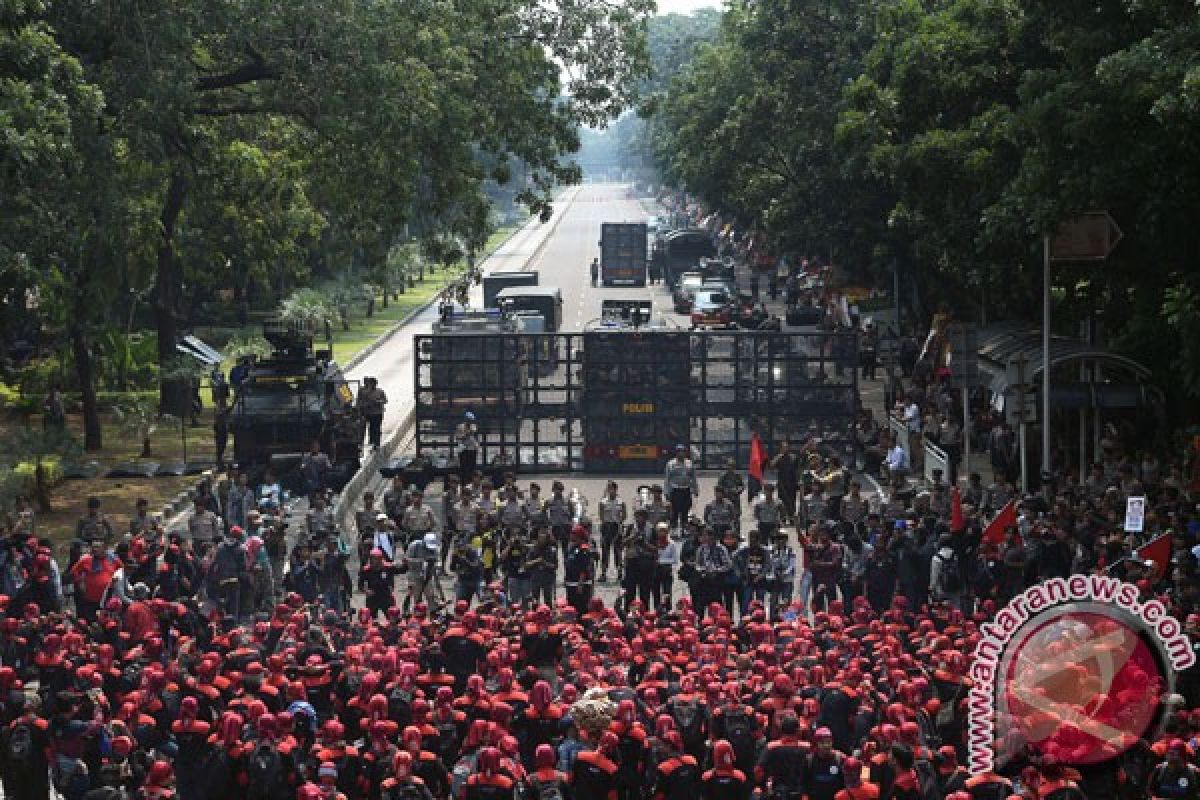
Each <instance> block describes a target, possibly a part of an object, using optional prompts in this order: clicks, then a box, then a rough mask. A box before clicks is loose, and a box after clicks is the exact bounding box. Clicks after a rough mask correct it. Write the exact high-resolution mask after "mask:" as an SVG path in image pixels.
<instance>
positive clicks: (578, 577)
mask: <svg viewBox="0 0 1200 800" xmlns="http://www.w3.org/2000/svg"><path fill="white" fill-rule="evenodd" d="M565 573H566V575H565V577H566V579H567V580H568V581H587V580H588V579H589V578H591V576H592V551H591V550H588V549H585V548H582V547H577V548H574V550H573V552H572V553H571V554H570V556H568V558H567V566H566V570H565Z"/></svg>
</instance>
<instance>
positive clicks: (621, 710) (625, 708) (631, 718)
mask: <svg viewBox="0 0 1200 800" xmlns="http://www.w3.org/2000/svg"><path fill="white" fill-rule="evenodd" d="M617 720H618V721H620V722H623V723H625V724H626V725H632V724H633V723H635V722H637V706H635V705H634V704H633V701H632V700H630V699H629V698H626V699H624V700H622V701H621V702H619V703H617Z"/></svg>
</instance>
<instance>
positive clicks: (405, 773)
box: [380, 750, 433, 800]
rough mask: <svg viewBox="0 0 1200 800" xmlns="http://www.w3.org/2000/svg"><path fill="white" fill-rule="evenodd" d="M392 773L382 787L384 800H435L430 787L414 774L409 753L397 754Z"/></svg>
mask: <svg viewBox="0 0 1200 800" xmlns="http://www.w3.org/2000/svg"><path fill="white" fill-rule="evenodd" d="M392 773H393V774H392V777H390V778H388V779H387V780H385V781H384V782H383V784H382V786H381V787H380V788H381V790H382V791H381V794H380V796H381V797H382V799H383V800H433V794H432V793H430V791H429V787H428V786H426V785H425V782H424V781H422V780H421V779H420V778H419V777H417V776H416V775H414V774H413V770H412V755H411V754H409V753H408V752H407V751H404V750H401V751H400V752H399V753H397V754H396V759H395V762H394V765H393V768H392Z"/></svg>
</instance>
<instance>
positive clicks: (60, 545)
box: [0, 227, 516, 556]
mask: <svg viewBox="0 0 1200 800" xmlns="http://www.w3.org/2000/svg"><path fill="white" fill-rule="evenodd" d="M515 230H516V228H515V227H507V228H501V229H500V230H498V231H496V233H494V234H493V235H492V236H491V238H490V239H489V240H488V242H487V245H486V246H485V248H484V251H483V254H482V255H481V259H480V260H482V259H483V258H486V257H487V256H488V255H490V254H491V253H492V252H493V251H494V250H495V249H496V248H497V247H499V246H500V245H501V244H503V242H504V241H505V240H506V239H507V238H508V237H509V236H510V235H512V233H513V231H515ZM465 268H466V265H465V264H458V265H455V266H453V267H451V268H449V269H448V270H439V271H438V272H436V273H427V275H426V279H425V280H424V281H421V282H419V283H417V285H416V286H415V287H414V288H411V289H406V291H405V292H404V293H403V294H401V295H399V296H398V299H396V300H390V301H389V303H388V307H387V308H383V300H382V298H378V299H377V300H376V303H375V309H376V311H375V314H374V316H373V317H372V318H371V319H369V320H367V319H362V318H359V319H356V320H354V321H353V323H352V324H351V326H350V330H348V331H342V330H338V331H335V332H334V341H333V354H334V358H335V359H336V360H337V361H338V362H340V363H342V364H344V363H346V361H347V360H349V359H350V358H351V357H353V356H354V355H355V354H356V353H358V352H359V351H360V350H362V349H363V348H364V347H366V346H367V345H369V344H370V343H371V342H373V341H375V340H376V339H377V338H379V337H380V336H382V335H383V334H385V333H387V332H388V331H389V330H391V328H392V327H393V326H394V325H395V324H396V323H397V322H399V321H400V320H402V319H404V317H406V316H408V315H409V314H410V313H412V311H413V310H415V309H417V308H419V307H420V306H422V305H424V304H425V303H427V302H429V301H430V300H431V299H432V298H433V297H435V296H436V295H437V293H438V292H440V291H441V290H442V288H443V287H444V286H445V285H446V283H447V282H448V281H449V280H450V279H451V278H453V277H457V276H458V275H460V274H462V272H463V270H464V269H465ZM202 399H203V401H204V404H205V409H204V411H203V413H201V415H200V418H199V420H198V422H199V425H198V426H192V425H191V424H190V420H188V421H186V422H185V424H183V425H181V424H180V421H179V420H164V421H163V422H162V424H160V425H159V427H158V429H157V430H155V431H154V433H153V434H151V436H150V451H151V453H152V456H151V458H150V459H147V460H150V461H158V462H163V461H175V460H184V459H185V455H186V460H187V461H199V462H207V463H211V462H213V461H215V454H216V447H215V444H214V442H213V433H212V398H211V396H210V395H209V393H208V392H207V391H203V392H202ZM21 425H41V420H40V418H39V417H38V416H36V415H35V416H33V417H31V418H29V419H24V418H18V417H16V416H10V417H9V418H8V419H4V420H0V436H3V435H4V434H5V433H6V432H7V431H11V430H13V429H15V428H16V427H18V426H21ZM67 426H68V428H70V429H71V430H72V431H74V432H76V433H77V434H78V435H80V436H82V431H83V424H82V422H81V420H80V419H79V417H78V415H75V414H68V417H67ZM141 452H142V443H141V442H140V441H138V440H137V436H136V435H135V434H131V433H130V432H129V431H127V430H123V429H122V428H120V427H119V426H117V425H116V424H115V423H114V422H113V421H112V420H111V419H109V418H108V417H105V419H104V449H103V450H102V451H100V452H98V453H85V454H83V455H81V456H80V457H79V460H80V461H92V460H94V461H97V462H99V463H100V464H101V465H102V466H103V467H104V468H105V470H107V469H108V468H110V467H112V466H113V465H115V464H118V463H120V462H123V461H139V460H141V458H140V456H141ZM232 452H233V442H232V440H231V441H230V442H229V449H228V451H227V455H232ZM198 481H199V477H198V476H184V477H179V478H173V477H167V478H104V477H96V478H89V479H85V480H67V481H60V482H58V483H57V484H56V485H55V486H54V487H53V488H52V489H51V491H50V501H51V507H52V511H51V512H50V513H48V514H39V515H38V520H37V530H38V535H39V536H46V537H49V538H50V539H52V540H54V542H55V545H56V555H61V556H65V547H66V545H67V543H68V542H69V541H70V540H71V538H72V537H73V535H74V531H75V522H76V520H78V518H79V516H80V515H81V514H82V513H83V511H84V506H85V504H86V501H87V498H88V497H92V496H95V497H99V498H100V502H101V508H102V509H103V510H104V512H105V513H106V514H107V515H108V517H109V519H110V520H111V521H112V523H113V527H114V528H115V530H116V531H117V533H118V534H120V533H122V532H124V531H125V530H127V526H128V520H129V517H130V516H132V514H133V511H134V504H135V502H136V501H137V499H138V498H139V497H144V498H146V500H147V501H148V502H149V503H150V510H151V511H152V512H154V513H158V512H159V511H160V510H161V508H162V506H163V504H164V503H166V502H168V501H169V500H171V499H172V498H174V497H175V495H176V494H178V493H179V492H180V491H181V490H183V489H186V488H189V487H192V486H195V484H196V483H197V482H198Z"/></svg>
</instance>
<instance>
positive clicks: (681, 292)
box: [671, 272, 704, 314]
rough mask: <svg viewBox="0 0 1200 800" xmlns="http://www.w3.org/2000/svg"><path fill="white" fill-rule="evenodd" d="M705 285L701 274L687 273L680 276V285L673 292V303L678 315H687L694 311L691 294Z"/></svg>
mask: <svg viewBox="0 0 1200 800" xmlns="http://www.w3.org/2000/svg"><path fill="white" fill-rule="evenodd" d="M703 285H704V276H703V275H701V274H700V273H699V272H685V273H683V274H682V275H680V276H679V285H678V286H676V287H675V290H674V291H673V292H671V303H672V305H674V307H675V313H676V314H687V313H690V312H691V310H692V295H691V292H692V291H693V290H695V289H697V288H699V287H700V286H703Z"/></svg>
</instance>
